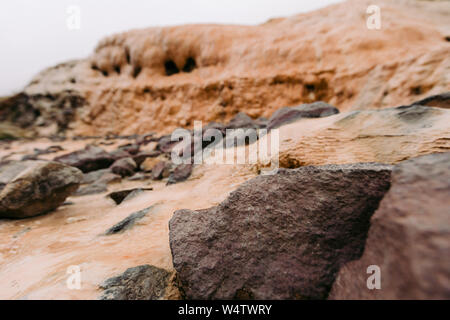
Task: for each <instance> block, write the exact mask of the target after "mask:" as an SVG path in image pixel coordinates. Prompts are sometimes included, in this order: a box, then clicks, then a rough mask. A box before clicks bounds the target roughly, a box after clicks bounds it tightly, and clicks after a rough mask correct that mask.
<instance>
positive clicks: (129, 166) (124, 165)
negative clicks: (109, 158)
mask: <svg viewBox="0 0 450 320" xmlns="http://www.w3.org/2000/svg"><path fill="white" fill-rule="evenodd" d="M136 169H137V166H136V162H134V160H133V159H132V158H123V159H120V160H117V161H116V162H114V163H113V165H112V166H111V172H113V173H115V174H118V175H120V176H121V177H122V178H124V177H129V176H132V175H133V174H134V173H135V172H136Z"/></svg>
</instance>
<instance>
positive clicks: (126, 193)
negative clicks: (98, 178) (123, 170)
mask: <svg viewBox="0 0 450 320" xmlns="http://www.w3.org/2000/svg"><path fill="white" fill-rule="evenodd" d="M152 190H153V188H135V189H129V190H121V191H116V192H111V193H110V194H108V197H110V198H111V199H113V200H114V202H115V203H116V204H117V205H119V204H121V203H122V202H123V201H125V200H129V199H130V196H131V195H133V196H136V195H137V194H139V193H141V192H143V191H152Z"/></svg>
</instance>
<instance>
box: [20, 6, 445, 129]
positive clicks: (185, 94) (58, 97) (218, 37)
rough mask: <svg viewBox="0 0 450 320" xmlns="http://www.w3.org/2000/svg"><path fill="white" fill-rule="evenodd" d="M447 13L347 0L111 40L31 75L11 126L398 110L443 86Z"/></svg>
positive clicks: (169, 124) (157, 123)
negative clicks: (373, 12)
mask: <svg viewBox="0 0 450 320" xmlns="http://www.w3.org/2000/svg"><path fill="white" fill-rule="evenodd" d="M369 4H377V5H379V6H380V8H381V19H382V20H381V22H382V28H381V29H380V30H369V29H368V28H367V27H366V20H367V17H368V15H367V14H366V9H367V7H368V5H369ZM349 8H351V10H349ZM449 15H450V8H449V6H448V3H445V1H444V2H429V1H359V0H358V1H348V2H345V3H341V4H337V5H333V6H330V7H327V8H324V9H322V10H318V11H314V12H311V13H307V14H300V15H295V16H292V17H288V18H280V19H273V20H270V21H268V22H267V23H264V24H262V25H258V26H221V25H187V26H177V27H167V28H149V29H143V30H133V31H129V32H125V33H122V34H116V35H113V36H111V37H108V38H106V39H104V40H102V41H101V42H100V43H99V44H98V46H97V48H96V49H95V52H94V53H93V54H92V55H91V56H90V57H87V58H86V59H83V60H80V61H72V62H68V63H65V64H61V65H58V66H55V67H52V68H49V69H47V70H45V71H43V72H42V73H40V74H39V75H37V76H36V77H35V78H34V79H33V81H32V82H31V83H30V84H29V85H28V86H27V87H26V88H25V89H24V95H25V97H22V100H21V101H22V104H21V105H24V106H25V107H24V110H23V111H21V112H22V113H25V114H26V116H22V117H21V118H24V120H23V121H22V122H21V124H23V122H24V121H25V124H30V122H32V123H36V124H38V125H41V126H44V124H47V126H48V122H49V121H48V119H49V118H50V119H54V118H57V119H58V122H57V127H54V128H52V130H53V131H57V130H58V129H59V130H65V129H66V128H71V129H72V130H71V131H73V132H75V133H77V134H88V135H92V134H105V133H122V134H129V133H144V132H148V131H158V132H170V131H171V130H172V129H174V128H175V127H178V126H182V127H185V126H187V127H190V126H191V125H192V123H193V121H194V120H202V121H206V122H209V121H219V122H223V121H226V120H229V119H230V118H231V117H232V116H233V115H234V114H236V113H237V112H238V111H242V110H245V112H247V114H249V115H250V116H251V117H253V118H258V117H260V116H266V117H267V116H270V115H271V114H272V113H273V112H274V111H275V110H277V109H278V108H281V107H284V106H289V105H295V104H299V103H304V102H313V101H317V100H323V101H326V102H329V103H330V104H332V105H335V106H337V107H338V108H339V109H340V110H341V111H347V110H360V109H380V108H386V107H392V106H396V105H401V104H409V103H411V102H413V101H416V100H419V99H421V98H423V97H426V96H430V95H433V94H437V93H442V92H444V91H448V90H449V88H450V78H449V76H448V75H449V74H450V60H449V57H450V43H449V42H448V36H449V35H450V28H449V25H448V17H449ZM446 37H447V38H446ZM67 96H69V97H67ZM27 106H28V107H27ZM80 106H82V108H80ZM29 113H31V114H29ZM55 114H56V115H55ZM19 118H20V117H19ZM52 130H49V129H47V130H46V131H45V130H41V131H42V132H43V133H45V134H48V133H49V132H51V131H52Z"/></svg>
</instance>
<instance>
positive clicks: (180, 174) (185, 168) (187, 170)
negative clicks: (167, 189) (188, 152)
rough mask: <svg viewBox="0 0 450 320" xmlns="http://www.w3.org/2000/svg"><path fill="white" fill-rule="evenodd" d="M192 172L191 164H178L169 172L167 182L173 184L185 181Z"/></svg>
mask: <svg viewBox="0 0 450 320" xmlns="http://www.w3.org/2000/svg"><path fill="white" fill-rule="evenodd" d="M191 173H192V164H180V165H178V166H177V167H176V168H175V170H174V171H173V172H172V173H171V174H170V176H169V181H167V184H168V185H170V184H175V183H178V182H183V181H186V180H187V179H188V178H189V177H190V176H191Z"/></svg>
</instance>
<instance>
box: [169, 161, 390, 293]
mask: <svg viewBox="0 0 450 320" xmlns="http://www.w3.org/2000/svg"><path fill="white" fill-rule="evenodd" d="M390 172H391V166H387V165H381V164H352V165H327V166H320V167H302V168H298V169H292V170H288V169H280V170H279V172H278V173H277V174H275V175H268V176H259V177H256V178H254V179H252V180H250V181H248V182H246V183H244V184H243V185H242V186H241V187H239V188H238V189H237V190H236V191H234V192H233V193H231V195H230V196H229V197H228V198H227V199H226V200H225V201H224V202H222V203H221V204H220V205H219V206H217V207H214V208H211V209H207V210H200V211H190V210H180V211H177V212H176V213H175V214H174V216H173V218H172V219H171V220H170V223H169V229H170V247H171V250H172V256H173V264H174V266H175V269H176V270H177V272H178V276H179V279H180V281H181V282H180V283H181V286H182V289H183V290H184V292H185V294H186V297H187V298H189V299H233V298H255V299H322V298H326V297H327V294H328V292H329V290H330V288H331V285H332V283H333V281H334V277H335V275H336V273H337V271H338V270H339V267H340V266H341V265H342V264H344V263H345V262H347V261H350V260H353V259H356V258H358V257H359V256H360V255H361V254H362V251H363V248H364V242H365V239H366V236H367V231H368V229H369V220H370V217H371V215H372V213H373V212H374V211H375V210H376V208H377V207H378V203H379V201H380V200H381V198H382V197H383V195H384V194H385V192H386V191H387V190H388V188H389V181H390Z"/></svg>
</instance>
